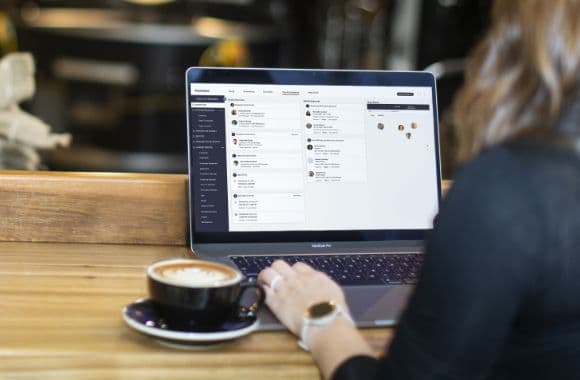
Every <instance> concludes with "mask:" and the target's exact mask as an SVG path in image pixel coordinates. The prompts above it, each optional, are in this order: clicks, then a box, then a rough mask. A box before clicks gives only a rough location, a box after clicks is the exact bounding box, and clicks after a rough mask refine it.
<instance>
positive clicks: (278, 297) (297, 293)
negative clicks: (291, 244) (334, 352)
mask: <svg viewBox="0 0 580 380" xmlns="http://www.w3.org/2000/svg"><path fill="white" fill-rule="evenodd" d="M258 281H259V282H260V283H262V284H263V285H264V288H265V290H266V304H267V305H268V306H269V307H270V310H272V312H273V313H274V315H276V317H277V318H278V319H279V320H280V322H282V323H283V324H284V325H285V326H286V327H288V329H289V330H290V331H292V332H293V333H294V334H296V335H298V334H300V325H301V323H302V317H303V315H304V312H305V311H306V309H307V308H308V307H309V306H310V305H312V304H315V303H318V302H323V301H334V302H335V303H336V304H338V305H340V306H341V307H342V308H343V310H348V307H347V305H346V301H345V298H344V293H343V292H342V289H341V288H340V287H339V286H338V284H337V283H336V282H334V281H333V280H332V279H330V277H328V276H327V275H325V274H324V273H322V272H318V271H316V270H314V269H313V268H312V267H310V266H308V265H306V264H304V263H296V264H294V265H293V266H290V265H288V264H287V263H286V262H284V261H281V260H277V261H275V262H274V263H273V264H272V266H271V267H268V268H266V269H264V270H263V271H262V272H261V273H260V274H259V275H258Z"/></svg>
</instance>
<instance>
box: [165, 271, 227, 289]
mask: <svg viewBox="0 0 580 380" xmlns="http://www.w3.org/2000/svg"><path fill="white" fill-rule="evenodd" d="M163 276H164V277H165V278H167V279H169V280H171V281H173V282H176V283H179V284H181V285H185V286H201V285H213V284H217V283H220V282H224V281H226V280H229V279H231V275H228V274H227V273H224V272H220V271H217V270H211V269H206V268H199V267H187V268H166V269H164V270H163Z"/></svg>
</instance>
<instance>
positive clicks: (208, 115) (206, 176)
mask: <svg viewBox="0 0 580 380" xmlns="http://www.w3.org/2000/svg"><path fill="white" fill-rule="evenodd" d="M189 107H190V108H189V110H188V113H189V115H188V116H189V128H190V137H189V138H190V142H189V143H190V145H191V148H190V156H191V157H190V173H191V174H190V179H191V181H193V183H192V187H193V188H195V189H197V190H196V191H195V192H194V194H192V198H191V201H192V202H193V210H195V211H194V214H195V215H192V217H193V220H194V223H195V229H196V231H197V232H255V231H340V230H390V229H398V230H415V229H423V230H424V229H430V228H432V220H433V217H434V216H435V214H436V213H437V210H438V202H439V199H438V162H437V157H438V155H437V147H436V143H437V136H436V128H435V126H434V117H433V112H434V111H433V108H434V100H433V96H432V88H431V87H403V86H338V85H337V86H330V85H272V84H263V85H262V84H223V83H219V84H217V83H189Z"/></svg>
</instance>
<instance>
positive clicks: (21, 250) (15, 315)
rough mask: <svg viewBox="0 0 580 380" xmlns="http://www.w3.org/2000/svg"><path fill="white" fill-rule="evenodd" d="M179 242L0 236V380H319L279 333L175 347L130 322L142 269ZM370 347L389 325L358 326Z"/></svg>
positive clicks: (176, 252) (179, 251) (379, 343)
mask: <svg viewBox="0 0 580 380" xmlns="http://www.w3.org/2000/svg"><path fill="white" fill-rule="evenodd" d="M187 256H189V252H188V250H187V249H186V248H185V247H176V246H137V245H102V244H78V243H77V244H63V243H10V242H5V243H0V379H2V380H4V379H252V380H256V379H293V380H297V379H318V378H319V374H318V370H317V368H316V367H315V366H314V364H313V362H312V360H311V358H310V356H309V355H307V354H306V353H304V352H302V351H301V350H300V349H299V348H298V347H297V346H296V340H295V338H294V337H293V336H291V335H290V334H288V333H286V332H258V333H254V334H251V335H249V336H247V337H244V338H242V339H240V340H238V341H235V342H233V343H230V344H226V345H223V346H220V347H217V348H213V349H209V350H199V351H192V350H179V349H174V348H169V347H166V346H163V345H161V344H159V342H157V341H155V340H154V339H152V338H149V337H147V336H145V335H142V334H140V333H138V332H136V331H134V330H132V329H130V328H129V327H128V326H127V325H126V324H125V322H124V321H123V320H122V318H121V309H122V308H123V306H124V305H126V304H127V303H129V302H131V301H133V300H135V299H138V298H140V297H143V296H145V295H146V294H147V293H146V277H145V268H146V266H147V265H148V264H149V263H151V262H154V261H156V260H160V259H164V258H170V257H187ZM364 334H365V336H366V337H367V338H368V339H369V342H370V343H371V345H372V346H373V348H375V350H376V352H377V354H378V353H379V352H381V351H382V350H383V348H384V345H385V342H386V341H387V340H389V339H390V338H391V335H392V331H391V330H390V329H371V330H364Z"/></svg>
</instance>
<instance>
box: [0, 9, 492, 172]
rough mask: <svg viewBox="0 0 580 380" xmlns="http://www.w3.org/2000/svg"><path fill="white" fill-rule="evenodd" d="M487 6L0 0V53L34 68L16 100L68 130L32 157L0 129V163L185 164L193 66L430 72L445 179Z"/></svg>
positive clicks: (144, 168)
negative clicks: (27, 95)
mask: <svg viewBox="0 0 580 380" xmlns="http://www.w3.org/2000/svg"><path fill="white" fill-rule="evenodd" d="M490 3H491V1H490V0H337V1H330V0H309V1H302V0H300V1H296V0H212V1H201V0H82V1H73V0H36V1H31V0H23V1H9V0H0V58H1V57H2V56H6V55H7V54H9V53H11V52H30V53H31V54H32V56H33V58H34V63H35V72H34V80H35V82H36V87H35V93H34V95H33V96H32V98H31V99H29V100H26V101H25V102H23V103H22V104H21V105H20V106H21V108H22V109H23V110H24V111H26V112H28V113H30V114H32V115H34V116H35V117H37V118H38V119H40V120H42V121H43V122H44V123H46V124H47V125H49V126H50V128H51V132H52V133H55V134H59V135H62V136H66V134H69V135H70V136H71V137H72V139H71V142H70V144H66V143H64V144H60V145H65V146H61V147H57V148H54V149H40V150H38V154H39V155H38V157H39V160H38V161H37V162H36V161H35V162H34V165H32V164H31V163H30V162H27V160H28V161H30V160H31V159H32V158H31V157H30V154H28V155H27V154H24V153H21V152H25V151H24V149H25V148H23V147H19V146H18V142H15V141H11V140H10V136H9V133H4V134H3V133H2V131H0V169H30V168H34V169H41V170H53V171H115V172H158V173H186V172H187V159H186V144H187V140H186V127H185V125H186V121H185V117H186V116H185V107H184V104H185V103H184V102H185V93H184V88H183V86H184V73H185V70H186V68H187V67H190V66H198V65H199V66H239V67H281V68H324V69H372V70H382V69H386V70H428V71H431V72H433V73H434V75H435V77H436V78H437V86H438V98H439V111H440V120H441V126H440V135H441V154H442V167H443V177H444V178H450V177H451V175H452V173H453V168H454V160H453V145H454V144H453V141H454V140H453V128H452V126H451V125H450V123H449V120H448V119H449V118H448V115H449V105H450V103H451V100H452V98H453V94H454V92H455V91H456V89H457V88H458V86H459V85H460V84H461V82H462V80H463V71H464V58H465V56H466V54H467V53H468V52H469V50H470V49H471V48H472V47H473V45H474V43H475V42H477V40H478V39H479V38H480V37H481V35H482V33H483V32H484V31H485V28H486V26H487V25H488V18H489V9H490ZM0 87H2V83H0ZM0 112H2V110H1V109H0ZM66 145H68V146H66ZM28 151H30V150H28ZM35 152H36V150H35Z"/></svg>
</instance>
